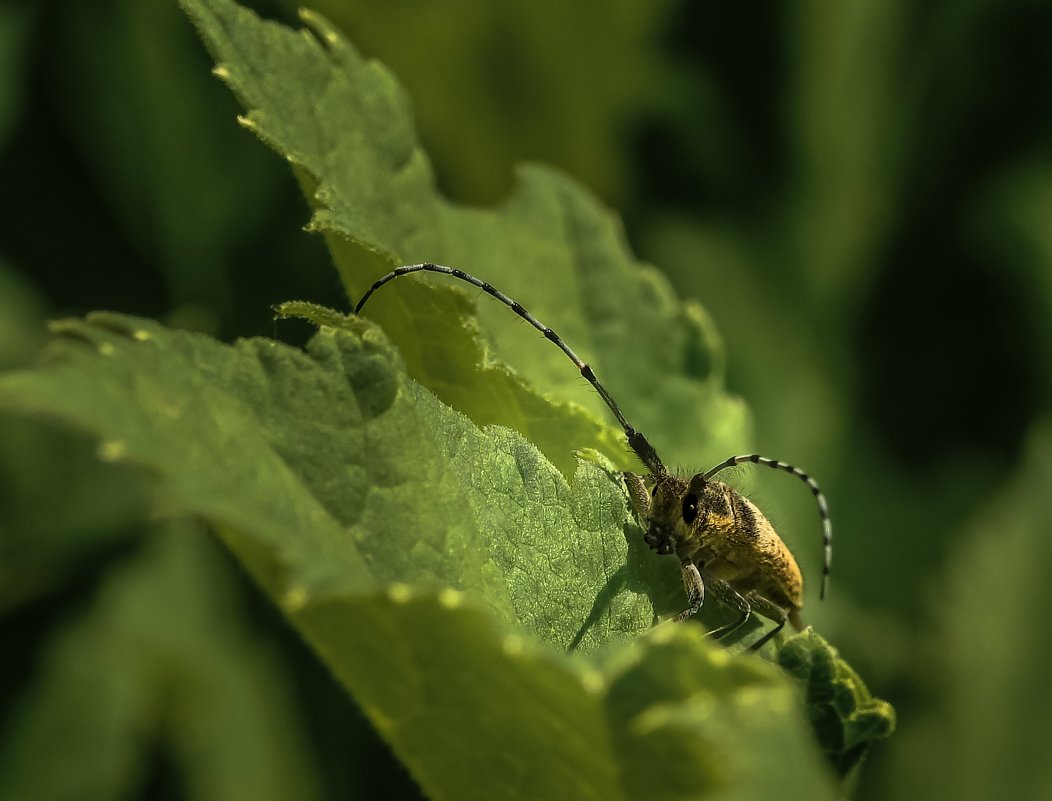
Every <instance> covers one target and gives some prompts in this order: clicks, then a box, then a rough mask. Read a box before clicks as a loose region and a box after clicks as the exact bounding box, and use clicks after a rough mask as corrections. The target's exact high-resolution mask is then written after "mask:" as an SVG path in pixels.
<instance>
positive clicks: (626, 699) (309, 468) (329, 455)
mask: <svg viewBox="0 0 1052 801" xmlns="http://www.w3.org/2000/svg"><path fill="white" fill-rule="evenodd" d="M55 330H56V331H57V332H58V333H59V339H58V340H57V341H56V343H55V344H54V345H53V346H52V347H51V348H50V352H49V359H48V361H47V364H46V366H44V367H41V368H39V369H37V370H34V371H27V372H22V373H13V374H8V375H6V376H4V377H2V378H0V406H2V407H5V408H13V409H18V410H23V411H26V412H30V413H33V414H38V415H39V414H43V415H47V416H50V417H54V418H57V419H60V420H62V421H64V422H66V423H68V424H73V425H75V426H77V427H78V428H81V429H84V430H86V431H88V432H91V433H93V434H95V435H97V436H99V437H100V439H101V443H100V446H99V453H100V455H101V456H102V457H103V458H106V459H111V460H119V461H122V462H127V463H131V464H136V465H139V466H140V467H143V468H146V469H147V470H148V471H149V472H150V473H151V474H152V475H153V476H154V477H155V480H156V482H157V494H158V504H159V508H160V509H163V510H164V511H165V512H166V513H168V514H179V515H182V514H196V515H200V516H202V517H204V518H205V519H206V520H208V521H210V522H211V523H212V524H213V525H214V526H216V527H217V528H218V529H219V530H220V532H221V534H222V536H223V538H224V539H225V540H226V542H227V543H228V544H229V545H230V547H231V548H232V549H233V550H234V551H235V553H237V554H238V555H239V556H240V557H241V558H242V559H243V560H244V562H245V563H246V565H247V566H248V567H249V568H250V570H251V571H252V572H253V573H254V575H255V576H256V578H257V579H258V580H259V581H260V583H261V584H262V585H263V586H264V587H265V588H266V589H267V591H268V592H269V593H270V595H271V596H272V598H273V599H274V600H275V602H276V603H277V604H278V605H279V606H280V607H281V608H282V609H283V610H284V611H285V612H286V614H288V615H289V616H290V618H291V619H292V620H293V622H294V623H296V625H297V626H298V627H299V628H300V630H301V631H302V632H303V633H304V635H305V637H306V638H307V639H308V641H309V642H310V643H311V644H312V645H313V647H314V648H315V649H316V650H317V652H318V653H319V654H321V655H322V657H323V658H324V659H325V660H326V661H327V662H328V664H329V665H330V667H331V668H332V670H333V671H334V672H335V674H336V675H337V676H338V677H339V678H340V679H341V680H342V681H343V682H344V683H345V684H346V685H347V686H348V688H349V689H350V690H351V691H352V692H353V694H354V695H355V697H356V698H357V699H358V701H359V703H361V705H362V706H363V708H364V709H365V711H366V712H367V714H368V715H369V717H370V718H371V719H372V721H373V723H374V725H376V726H377V728H378V729H379V730H380V731H381V732H382V733H383V734H384V735H385V737H386V738H387V739H388V740H389V742H390V743H391V744H392V745H393V747H394V748H395V749H396V751H397V752H398V753H399V754H400V756H401V757H402V759H403V760H405V762H406V764H407V765H408V766H409V768H410V769H411V771H412V772H413V774H414V775H415V776H416V778H417V779H418V780H419V781H420V782H421V784H422V785H423V786H424V788H425V790H426V791H427V792H428V793H429V794H431V795H432V796H433V797H436V798H443V797H456V798H563V797H565V798H580V797H596V798H618V797H624V798H637V797H653V796H651V795H650V794H649V790H648V788H654V787H659V786H660V787H665V788H667V789H666V791H665V792H666V793H667V797H684V796H685V795H688V794H695V793H696V792H699V791H703V790H704V788H707V787H723V786H727V787H733V788H734V792H735V793H740V794H741V795H740V796H736V797H742V798H763V797H767V796H766V795H765V791H764V790H763V789H762V788H763V787H767V786H769V783H770V781H771V778H770V775H771V774H770V773H769V771H768V770H766V768H765V770H762V771H760V770H757V769H756V765H757V764H758V761H759V764H764V765H767V766H768V767H770V766H771V765H774V764H777V766H778V770H779V771H780V772H781V777H782V778H781V780H782V781H784V782H790V783H795V784H797V785H799V786H800V787H807V788H810V792H811V796H812V797H816V798H820V797H830V792H829V785H828V782H827V779H826V777H825V774H824V772H823V769H822V768H821V767H820V766H819V761H818V757H817V755H816V754H815V753H814V752H809V751H808V750H807V748H806V747H803V746H801V745H800V743H802V742H806V735H804V734H802V726H803V725H804V724H803V722H802V720H803V718H802V711H801V709H800V705H799V700H798V697H797V693H796V690H795V688H794V687H793V685H792V684H791V683H790V682H789V681H788V680H787V679H786V678H784V677H782V676H781V675H779V674H778V673H777V672H776V671H775V670H773V669H772V668H769V667H765V666H764V665H763V664H762V663H759V662H757V661H756V660H754V659H732V658H730V657H729V655H728V654H727V652H726V651H724V650H723V649H721V648H719V647H718V646H713V645H711V644H709V643H708V642H705V641H704V640H703V639H702V638H701V632H700V630H698V629H696V628H694V627H690V626H674V627H668V626H666V627H663V628H662V629H661V632H660V633H659V632H655V635H653V636H652V637H651V638H649V639H648V643H649V644H639V645H633V646H631V647H629V648H627V650H626V649H624V648H622V649H620V650H617V649H615V650H613V651H610V652H609V653H610V654H611V656H610V658H609V660H608V661H607V662H606V663H604V664H601V663H594V664H592V665H590V664H589V663H588V662H587V661H586V660H585V659H584V658H583V656H578V657H574V658H568V657H567V656H565V655H563V653H562V651H563V650H564V649H565V648H567V647H569V646H571V645H574V644H576V645H577V650H578V651H579V652H581V653H585V652H592V651H596V650H597V649H598V648H599V646H601V645H607V646H609V645H610V644H612V643H615V642H618V641H621V642H624V641H626V640H629V639H631V638H632V637H634V636H635V635H638V634H639V633H640V632H643V631H645V630H647V629H648V628H649V627H650V625H651V621H652V619H653V615H654V602H653V600H652V596H654V595H658V596H661V595H662V594H663V593H664V592H665V591H666V590H667V589H668V587H670V586H674V585H675V584H676V583H677V581H676V575H675V574H676V572H677V571H676V567H675V564H674V563H673V562H672V561H671V560H664V559H661V558H660V557H657V556H656V555H654V554H653V553H651V552H649V551H647V550H646V549H645V548H644V547H643V546H642V544H641V538H640V536H639V531H638V530H637V529H636V528H635V527H634V526H631V525H630V524H628V523H627V522H626V521H627V520H628V515H627V510H626V506H625V496H624V493H623V491H622V490H621V489H620V486H619V485H618V484H617V483H615V482H612V481H611V480H610V478H609V476H608V475H606V472H605V471H604V470H603V469H602V468H601V467H600V466H599V465H597V464H595V463H594V462H593V461H583V462H581V463H580V465H579V467H578V470H577V473H576V474H575V477H574V482H573V484H570V485H568V484H567V483H566V482H565V481H564V479H563V478H562V475H561V473H560V472H559V471H557V470H556V469H555V468H554V467H552V466H551V465H550V464H549V463H547V462H546V461H545V460H543V458H541V456H540V454H539V453H538V452H537V450H536V449H535V448H534V447H533V446H532V445H530V444H529V443H528V442H526V441H524V440H523V439H522V438H521V437H520V436H518V435H517V434H515V433H514V432H512V431H509V430H507V429H502V428H495V427H494V428H488V429H484V430H480V429H478V428H476V427H475V426H474V425H473V424H472V423H471V422H470V421H469V420H468V419H467V418H465V417H464V416H462V415H460V414H458V413H456V412H454V411H452V410H450V409H449V408H448V407H446V406H444V405H443V404H441V403H440V402H438V401H437V400H436V399H435V398H434V396H433V395H431V394H430V393H428V392H426V391H425V390H423V389H422V388H420V387H419V385H417V384H415V383H414V382H412V381H411V380H410V379H409V378H407V377H406V375H405V373H404V370H403V368H402V366H401V363H400V361H399V359H398V357H397V355H396V354H395V352H394V350H393V349H392V347H391V346H390V345H389V344H388V343H387V342H386V340H385V338H384V337H383V336H382V334H381V333H380V332H379V330H378V329H377V328H376V327H375V326H374V325H372V324H370V323H367V322H365V321H361V320H355V319H350V320H347V321H346V322H345V325H344V327H341V328H339V329H329V328H327V329H323V330H321V331H320V332H319V333H318V335H317V336H316V337H315V338H314V339H313V340H312V341H311V343H310V345H309V346H308V349H307V352H306V353H303V352H300V351H297V350H295V349H292V348H288V347H286V346H283V345H280V344H278V343H275V342H270V341H267V340H248V341H243V342H239V343H238V344H237V345H236V346H233V347H229V346H224V345H220V344H219V343H216V342H214V341H213V340H210V339H208V338H207V337H204V336H201V335H195V334H188V333H182V332H171V331H166V330H165V329H163V328H162V327H160V326H158V325H156V324H154V323H150V322H146V321H141V320H137V319H134V318H128V317H123V316H119V315H112V314H97V315H93V316H92V317H91V318H90V319H89V320H88V321H87V322H78V321H63V322H61V323H59V324H56V325H55ZM407 453H411V454H412V458H411V459H407V458H406V454H407ZM409 583H411V584H412V585H413V586H410V585H409ZM429 586H430V587H433V588H434V589H431V590H429V589H427V588H428V587H429ZM443 588H445V589H443ZM448 588H456V589H458V590H463V591H464V594H461V593H459V592H456V591H454V590H450V589H448ZM524 635H525V636H524ZM552 646H555V648H554V649H553V648H552ZM666 648H671V649H674V651H665V650H662V649H666ZM668 653H674V658H672V657H668V656H662V654H668ZM655 660H656V661H655ZM706 664H708V665H709V666H710V668H705V665H706ZM633 665H635V666H636V667H633ZM632 671H641V672H642V674H645V676H644V675H640V676H639V677H638V678H637V677H634V674H633V673H632ZM709 673H711V674H712V676H715V679H713V678H712V677H711V676H709ZM439 734H440V736H438V735H439ZM757 737H759V738H761V739H762V740H763V743H762V744H761V745H760V746H759V747H758V748H756V749H755V750H749V749H750V745H749V744H750V743H751V742H752V741H753V740H754V739H755V738H757ZM721 742H726V743H728V744H729V745H725V746H720V745H719V744H720V743H721ZM794 744H795V745H794ZM772 745H777V746H778V747H777V748H772ZM721 749H722V750H721ZM740 749H746V750H745V752H739V751H740ZM710 752H711V753H718V754H720V759H719V760H718V761H714V760H712V759H709V760H708V761H706V760H694V757H695V756H697V755H700V754H707V753H710ZM801 752H802V753H801ZM783 754H786V755H789V756H790V757H791V759H786V760H785V761H784V762H783V757H782V755H783ZM669 755H671V756H669ZM797 756H799V757H800V758H797ZM623 766H628V767H629V769H628V770H627V772H626V770H623ZM666 774H667V775H668V776H669V778H667V779H666V778H662V777H664V776H666Z"/></svg>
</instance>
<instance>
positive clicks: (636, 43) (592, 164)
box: [285, 0, 673, 202]
mask: <svg viewBox="0 0 1052 801" xmlns="http://www.w3.org/2000/svg"><path fill="white" fill-rule="evenodd" d="M285 5H286V7H288V8H289V9H290V11H295V10H297V8H298V5H297V4H293V3H285ZM311 7H312V8H314V9H316V10H317V11H319V12H321V13H322V14H324V15H325V16H326V17H327V18H328V19H330V20H332V21H333V22H334V23H336V24H337V25H338V26H339V27H340V28H341V29H342V30H343V31H345V32H346V33H347V35H348V38H349V39H351V40H352V41H355V42H357V43H358V44H359V47H360V48H361V49H362V50H363V51H364V52H365V53H366V54H367V55H369V56H371V57H374V58H377V59H378V60H380V61H382V62H383V63H384V64H386V65H387V66H388V67H389V68H390V69H391V70H392V71H393V72H394V73H395V74H397V75H398V76H399V80H400V81H401V82H402V83H403V84H404V85H405V86H406V88H407V89H408V90H409V92H410V94H411V95H412V96H413V104H414V106H415V108H416V117H417V119H418V120H419V122H418V127H419V129H420V131H421V138H422V140H423V141H424V143H425V144H426V146H427V149H428V152H429V153H430V154H431V155H432V157H433V158H434V160H435V162H436V164H438V165H440V167H439V169H440V174H441V179H442V180H441V183H442V184H443V186H445V187H446V188H448V189H450V190H452V192H453V195H454V196H455V197H457V198H460V199H470V200H472V201H476V202H478V201H487V202H489V201H494V200H496V199H497V198H499V197H502V196H503V195H504V194H505V193H506V192H507V191H508V190H509V189H510V185H511V180H512V166H513V165H514V164H515V163H517V162H520V161H522V160H524V159H530V160H538V161H543V162H545V163H547V164H552V165H555V166H557V167H560V168H562V169H565V170H567V171H569V172H570V173H572V174H573V175H575V176H577V177H578V178H579V179H581V180H582V181H583V182H584V183H586V184H587V185H588V186H590V187H592V188H593V189H595V190H596V191H597V192H598V193H599V194H600V195H601V196H602V197H604V198H606V199H607V200H608V201H617V200H624V199H626V192H627V190H628V186H627V180H626V178H627V176H626V175H625V168H626V160H625V158H624V155H623V151H624V149H626V148H627V147H628V142H627V141H625V140H626V139H627V136H628V134H629V133H630V132H631V131H630V123H631V122H632V121H633V120H635V119H637V118H638V117H639V116H641V115H642V114H643V113H644V112H646V111H651V110H653V109H654V108H655V106H657V105H658V104H659V103H662V104H663V103H665V102H667V100H666V97H665V95H672V92H671V85H672V83H673V80H672V79H673V76H670V75H667V74H666V73H665V70H664V69H663V67H664V65H665V61H664V60H663V59H662V57H661V49H660V41H659V37H660V35H661V34H662V33H663V30H662V28H663V27H664V26H665V24H666V23H667V21H668V17H669V15H670V13H671V11H672V9H673V4H672V3H670V2H665V0H659V1H658V2H646V3H638V2H623V1H621V0H617V1H615V2H598V1H597V0H592V1H591V2H577V3H532V2H529V0H508V2H503V3H499V4H490V3H475V2H471V0H451V1H450V2H445V3H442V4H441V5H429V4H426V3H387V2H358V3H345V2H339V0H321V2H318V3H314V4H312V6H311ZM454 20H455V23H453V21H454ZM583 31H587V35H586V36H582V35H581V34H582V32H583ZM422 42H423V43H426V45H425V46H423V47H422V46H421V43H422ZM662 89H665V92H662V91H661V90H662Z"/></svg>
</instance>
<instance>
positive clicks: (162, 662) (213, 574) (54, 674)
mask: <svg viewBox="0 0 1052 801" xmlns="http://www.w3.org/2000/svg"><path fill="white" fill-rule="evenodd" d="M144 543H145V544H144V547H143V551H142V552H141V553H140V554H138V555H137V556H136V557H135V558H134V559H133V560H131V561H130V562H128V563H126V564H124V565H122V566H121V567H120V568H118V569H116V570H114V571H112V572H111V573H110V574H109V575H108V576H107V578H106V580H105V581H104V582H103V583H102V584H101V585H100V586H99V588H98V590H97V594H96V597H95V598H94V599H93V600H92V602H91V605H90V607H89V608H88V609H87V610H86V611H85V613H84V614H83V615H81V616H79V619H77V620H75V621H73V622H71V623H69V624H68V625H66V626H65V627H64V629H63V630H61V631H60V632H58V633H57V634H56V636H55V637H53V638H52V639H51V640H50V641H49V642H48V644H47V646H46V647H45V648H44V650H43V652H42V654H41V657H40V658H41V666H40V671H39V673H38V675H37V677H36V678H35V679H34V681H33V683H32V685H31V687H30V688H29V690H28V691H27V693H26V694H25V695H24V696H23V698H22V701H21V703H20V705H19V706H18V708H17V710H16V714H15V716H14V718H13V719H12V720H11V722H10V724H9V727H8V731H7V736H6V738H5V742H4V743H3V746H2V750H0V798H3V799H4V800H5V801H16V800H18V801H20V800H21V799H28V798H32V799H34V800H35V801H49V800H50V799H56V800H57V799H66V798H92V799H99V801H103V800H104V799H122V798H128V797H131V796H133V795H134V794H135V792H136V791H137V790H142V789H143V788H144V787H146V786H149V784H150V782H151V781H156V780H157V777H156V776H154V775H152V771H155V770H156V769H157V767H156V765H157V761H158V757H159V755H163V757H164V760H166V761H167V762H169V763H174V764H177V765H178V766H179V767H180V768H181V770H180V772H179V774H178V775H179V777H180V782H181V786H182V788H183V789H184V790H185V792H186V796H187V797H188V798H195V799H200V800H201V801H220V799H222V800H223V801H226V800H227V799H231V798H253V799H288V798H303V799H311V798H317V797H319V793H318V787H317V783H316V780H315V768H314V766H313V765H311V758H310V756H309V754H308V752H306V751H305V750H304V748H303V746H302V742H303V736H302V732H301V731H300V726H299V722H298V721H297V720H296V719H295V716H294V715H293V714H292V712H291V710H290V706H289V701H290V699H288V697H287V696H286V692H287V690H286V689H285V679H284V677H283V676H282V675H281V673H280V671H279V670H278V669H277V667H276V663H275V661H274V657H273V655H272V654H270V653H268V652H267V650H266V649H264V648H262V647H260V646H259V645H258V644H257V643H256V642H254V641H253V639H252V637H251V636H250V634H249V632H248V628H247V625H246V621H245V620H244V619H243V617H242V615H241V614H240V613H239V612H238V611H237V610H236V607H235V606H234V603H233V599H232V598H231V597H230V592H229V587H230V583H231V582H230V576H229V575H228V571H229V568H228V567H226V566H225V565H224V563H223V562H222V561H221V560H220V559H219V558H218V553H217V552H216V551H215V548H214V546H213V545H212V544H211V543H209V542H208V541H207V540H206V539H205V538H204V536H203V532H202V531H201V530H200V527H198V526H193V525H186V524H170V525H168V526H166V527H165V530H164V531H155V532H152V533H150V534H149V535H148V536H147V537H146V538H145V539H144ZM166 780H170V777H167V776H166ZM166 789H168V790H170V789H171V788H166Z"/></svg>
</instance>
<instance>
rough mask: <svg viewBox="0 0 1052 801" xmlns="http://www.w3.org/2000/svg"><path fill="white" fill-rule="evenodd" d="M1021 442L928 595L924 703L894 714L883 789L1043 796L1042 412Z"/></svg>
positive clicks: (1049, 476)
mask: <svg viewBox="0 0 1052 801" xmlns="http://www.w3.org/2000/svg"><path fill="white" fill-rule="evenodd" d="M1027 450H1028V453H1027V456H1026V458H1025V459H1024V460H1023V461H1022V463H1021V466H1020V468H1019V471H1018V473H1017V474H1016V475H1015V477H1014V479H1013V480H1012V481H1011V482H1010V483H1009V484H1008V485H1007V486H1006V487H1005V488H1004V489H1002V490H1001V491H999V492H998V493H996V495H995V496H993V497H991V498H990V499H989V502H988V503H987V505H986V507H985V509H984V510H983V511H982V512H981V513H980V514H978V515H977V516H976V518H975V520H974V521H973V522H972V524H971V525H970V526H969V527H968V529H967V530H966V531H963V532H961V536H960V538H959V540H958V548H957V550H956V552H955V554H954V556H953V558H952V559H951V560H950V564H949V570H948V571H947V572H946V574H945V575H944V576H943V577H942V580H941V581H939V582H937V583H936V584H935V585H934V586H935V587H937V588H938V594H937V595H935V594H932V595H930V596H929V597H930V599H931V602H930V603H931V607H932V608H933V610H934V613H935V615H936V628H935V631H934V632H929V633H928V637H927V647H926V648H925V650H924V651H922V652H921V653H922V654H923V655H924V656H925V657H926V658H925V659H924V660H923V661H922V662H921V664H920V667H918V670H919V671H920V672H922V674H923V675H924V676H925V677H927V681H926V686H925V687H924V688H923V696H924V699H925V703H924V704H923V705H922V707H921V709H920V710H919V711H918V713H917V714H916V715H915V716H913V717H912V718H904V719H903V725H902V726H901V731H900V732H899V734H898V735H896V742H897V745H898V747H897V748H896V749H895V750H894V751H893V752H891V753H889V754H888V757H889V759H888V762H889V763H890V764H887V765H886V770H885V773H884V775H885V776H886V777H887V778H886V780H885V781H884V782H883V786H884V790H885V793H886V797H888V798H896V797H904V796H905V795H911V796H914V797H922V798H930V799H933V801H937V800H938V799H955V800H958V799H959V800H961V801H971V800H972V799H975V801H978V799H985V798H998V797H1001V796H1003V795H1004V793H1005V792H1006V791H1008V792H1010V794H1011V797H1012V798H1018V799H1033V801H1037V800H1038V799H1043V798H1047V797H1049V795H1050V794H1052V765H1050V763H1049V761H1048V759H1047V754H1048V738H1047V734H1046V733H1047V730H1048V721H1049V719H1050V718H1052V694H1050V693H1049V692H1048V666H1049V663H1050V661H1052V634H1050V629H1049V627H1048V626H1045V625H1038V624H1036V623H1035V620H1036V619H1037V620H1039V619H1040V613H1038V618H1036V619H1035V618H1034V617H1033V616H1034V614H1035V611H1034V610H1040V609H1042V608H1043V605H1044V603H1045V600H1044V596H1045V588H1046V587H1047V586H1048V581H1047V578H1048V565H1049V564H1052V537H1050V536H1049V533H1048V529H1049V522H1048V521H1049V519H1052V496H1050V495H1049V492H1048V487H1049V483H1050V482H1052V422H1050V421H1049V420H1045V421H1044V422H1043V423H1042V424H1041V425H1039V426H1037V427H1036V428H1035V430H1034V431H1033V433H1032V435H1031V437H1030V439H1029V447H1028V449H1027Z"/></svg>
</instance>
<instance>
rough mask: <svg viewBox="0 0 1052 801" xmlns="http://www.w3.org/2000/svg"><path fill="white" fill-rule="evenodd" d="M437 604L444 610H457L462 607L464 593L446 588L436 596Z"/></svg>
mask: <svg viewBox="0 0 1052 801" xmlns="http://www.w3.org/2000/svg"><path fill="white" fill-rule="evenodd" d="M438 602H439V603H440V604H442V606H443V607H444V608H446V609H459V608H460V607H461V606H463V605H464V593H462V592H460V591H459V590H454V589H452V588H450V587H447V588H446V589H444V590H442V591H441V592H440V593H439V594H438Z"/></svg>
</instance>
